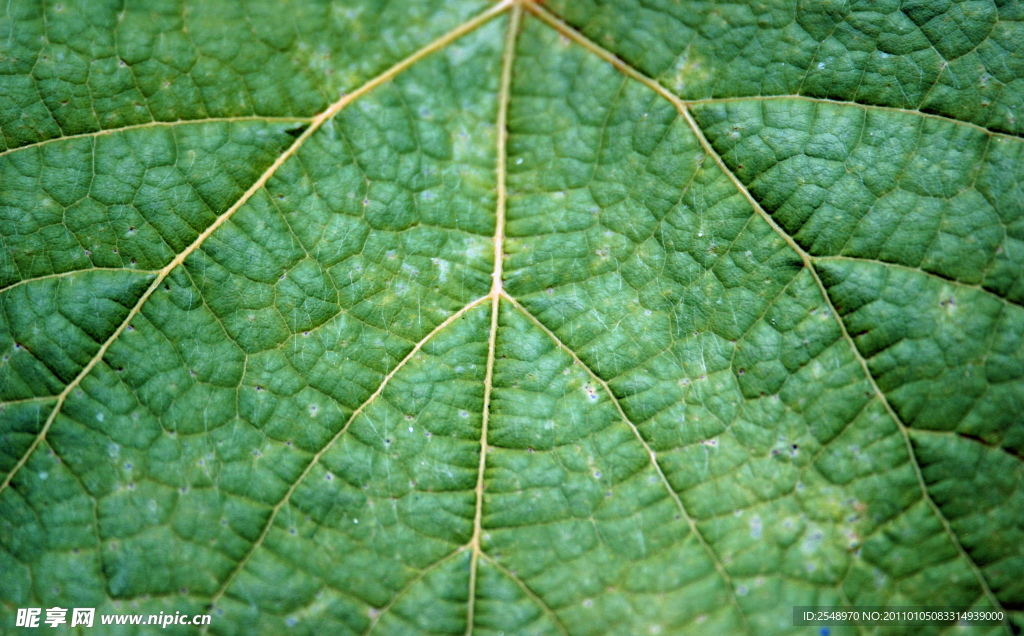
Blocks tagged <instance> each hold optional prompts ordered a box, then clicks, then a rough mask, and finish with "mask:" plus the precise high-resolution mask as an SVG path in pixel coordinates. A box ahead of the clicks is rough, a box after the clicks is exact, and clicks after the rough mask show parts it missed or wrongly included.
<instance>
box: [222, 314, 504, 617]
mask: <svg viewBox="0 0 1024 636" xmlns="http://www.w3.org/2000/svg"><path fill="white" fill-rule="evenodd" d="M488 298H490V295H487V296H481V297H480V298H477V299H476V300H474V301H473V302H471V303H469V304H468V305H466V306H465V307H463V308H462V309H460V310H458V311H457V312H455V313H454V314H452V315H451V316H449V317H448V318H447V319H446V320H445V321H444V322H442V323H441V324H439V325H438V326H436V327H434V329H433V330H432V331H431V332H430V333H428V334H427V335H426V336H424V338H423V339H422V340H420V341H419V342H417V343H416V344H415V346H413V348H412V351H410V352H409V353H408V354H406V356H405V357H404V358H402V361H401V362H399V363H398V364H397V365H395V368H394V369H392V370H391V371H390V372H388V374H387V375H386V376H384V379H383V380H382V381H381V383H380V386H378V387H377V390H376V391H374V392H373V393H372V394H371V395H370V397H368V398H366V400H364V401H363V403H362V404H360V405H359V407H358V408H357V409H356V410H355V411H352V415H350V416H349V417H348V419H347V420H346V421H345V425H344V426H342V427H341V429H340V430H339V431H338V432H337V433H335V434H334V437H332V438H331V439H330V440H329V441H328V442H327V443H326V444H324V445H323V447H322V448H321V449H320V450H319V451H317V452H316V454H315V455H313V458H312V459H310V460H309V463H308V464H306V467H305V468H304V469H303V470H302V472H301V473H300V474H299V476H298V477H296V478H295V481H293V482H292V484H291V486H290V487H289V488H288V491H287V492H285V494H284V496H283V497H281V499H280V500H279V501H278V502H277V503H276V504H275V505H274V507H273V509H271V511H270V516H269V517H267V522H266V523H265V524H264V526H263V530H262V531H261V532H260V536H259V537H257V539H256V541H254V542H253V544H252V545H251V546H249V551H248V552H246V553H245V556H244V557H242V559H241V560H240V561H239V562H238V563H237V564H235V567H234V568H233V569H232V570H231V573H230V574H228V576H227V577H226V578H225V579H224V582H223V583H221V586H220V587H219V588H218V589H217V591H216V592H215V593H214V595H213V596H212V597H210V607H211V608H212V607H213V606H214V605H215V604H216V603H217V601H218V600H219V599H220V597H221V596H223V594H224V592H226V591H227V589H228V587H229V586H230V585H231V581H233V580H234V578H235V576H236V575H237V574H238V573H239V572H240V571H241V570H242V568H244V567H245V564H246V563H248V562H249V559H250V558H251V557H252V555H253V553H255V552H256V549H257V548H259V547H260V545H262V544H263V540H264V539H266V537H267V535H268V534H270V528H271V526H273V524H274V518H275V517H276V516H277V513H278V512H280V511H281V508H283V507H284V505H285V504H286V503H288V500H289V499H291V496H292V494H293V493H294V492H295V491H296V489H298V487H299V484H301V483H302V480H304V479H305V478H306V476H307V475H309V473H310V472H311V471H312V470H313V467H314V466H315V465H316V464H317V463H319V461H320V458H321V457H323V456H324V454H325V453H327V451H328V450H330V448H331V447H332V446H334V443H335V442H337V441H338V440H339V439H341V436H342V435H344V434H345V432H346V431H347V430H348V428H349V426H351V425H352V422H354V421H355V419H356V418H357V417H358V416H359V414H360V413H362V412H363V410H364V409H365V408H366V407H367V406H369V404H370V403H371V402H373V401H374V400H375V399H377V397H378V396H380V394H381V393H383V392H384V388H385V387H386V386H387V384H388V382H389V381H390V380H391V378H393V377H394V376H395V374H396V373H398V372H399V370H401V369H402V367H404V366H405V364H406V363H407V362H409V360H411V359H412V358H413V357H414V356H415V355H416V354H417V353H419V351H420V349H422V348H423V345H425V344H426V343H427V341H429V340H430V339H431V338H433V337H434V336H435V335H436V334H437V333H438V332H440V331H441V330H443V329H444V328H445V327H447V326H448V325H450V324H452V323H453V322H455V321H456V320H458V319H459V318H461V317H462V316H464V315H465V314H466V312H468V311H469V310H470V309H472V308H473V307H476V306H477V305H479V304H480V303H483V302H484V301H486V300H487V299H488ZM204 630H205V626H204Z"/></svg>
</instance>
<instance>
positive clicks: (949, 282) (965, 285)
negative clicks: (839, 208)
mask: <svg viewBox="0 0 1024 636" xmlns="http://www.w3.org/2000/svg"><path fill="white" fill-rule="evenodd" d="M810 258H811V260H812V261H814V262H815V263H820V262H821V261H849V262H851V263H874V264H875V265H882V266H884V267H889V268H891V269H901V270H904V271H908V272H914V273H916V274H922V275H924V276H927V277H928V278H930V279H932V280H935V281H938V282H941V283H943V284H946V285H953V286H954V287H960V288H963V289H971V290H974V291H976V292H979V293H981V294H984V295H985V296H990V297H992V298H994V299H996V300H998V301H999V302H1001V303H1003V304H1004V305H1016V306H1018V307H1022V306H1024V304H1022V303H1021V302H1020V301H1016V300H1010V299H1009V298H1003V297H1002V296H1000V295H999V294H997V293H996V292H994V291H992V290H991V289H986V288H984V287H982V286H981V285H977V284H974V283H965V282H963V281H959V280H955V279H953V278H948V277H946V276H943V275H942V274H936V273H935V272H929V271H925V270H923V269H921V268H919V267H913V266H911V265H903V264H901V263H890V262H887V261H880V260H878V259H876V258H861V257H859V256H857V257H853V256H811V257H810Z"/></svg>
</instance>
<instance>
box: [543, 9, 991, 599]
mask: <svg viewBox="0 0 1024 636" xmlns="http://www.w3.org/2000/svg"><path fill="white" fill-rule="evenodd" d="M528 6H529V10H530V12H531V13H533V14H534V15H536V16H537V17H538V18H540V19H541V20H543V21H544V22H546V23H547V24H548V25H550V26H551V27H553V28H554V29H556V30H557V31H558V32H559V33H562V34H563V35H565V36H566V37H568V38H570V39H572V40H573V41H575V42H577V43H578V44H580V45H581V46H583V47H584V48H586V49H587V50H588V51H590V52H591V53H594V54H595V55H597V56H598V57H600V58H601V59H603V60H604V61H606V62H608V63H609V64H611V65H612V66H614V67H615V68H616V69H617V70H619V71H620V72H621V73H623V74H625V75H627V76H629V77H631V78H632V79H635V80H636V81H638V82H640V83H641V84H643V85H644V86H647V87H648V88H650V89H651V90H653V91H654V92H656V93H657V94H658V95H660V96H661V97H663V98H665V99H666V100H668V101H669V102H670V103H671V104H672V105H673V106H675V108H676V110H677V111H679V114H680V115H681V116H682V117H683V118H684V119H685V120H686V123H687V124H688V125H689V127H690V128H691V129H692V130H693V134H694V135H695V136H696V137H697V139H698V141H699V142H700V145H701V147H702V148H703V149H704V152H705V153H707V155H708V156H709V157H711V158H712V159H714V161H715V163H716V164H717V165H718V167H719V169H720V170H721V171H722V172H723V173H724V174H725V175H726V177H727V178H728V179H729V180H730V181H731V182H732V183H733V185H734V186H735V187H736V189H737V190H738V191H739V192H740V194H742V195H743V197H744V198H746V199H747V201H748V203H749V204H750V205H751V206H752V207H753V209H754V210H755V212H756V213H757V214H758V215H760V216H761V217H762V218H763V219H764V220H765V221H766V222H767V223H768V225H769V226H771V228H772V229H773V230H774V231H775V232H776V233H777V234H778V235H779V236H780V237H781V238H782V239H783V240H784V241H786V243H787V244H788V245H789V246H790V248H792V249H793V251H795V252H796V253H797V254H798V255H799V256H800V259H801V260H802V261H803V264H804V267H805V268H806V269H807V270H808V271H809V272H810V274H811V276H812V277H813V278H814V282H815V283H816V284H817V286H818V289H819V290H820V292H821V295H822V297H823V298H824V301H825V303H826V304H827V305H828V308H829V311H830V312H831V313H832V316H833V317H834V318H835V320H836V322H837V323H838V325H839V329H840V331H841V332H842V335H843V338H844V339H845V340H846V341H847V343H848V344H849V346H850V349H851V350H852V352H853V355H854V357H855V358H856V359H857V361H858V363H859V364H860V366H861V368H862V369H863V372H864V376H865V377H866V379H867V381H868V383H869V384H870V385H871V388H872V390H873V391H874V393H875V395H876V396H877V397H878V399H879V401H880V402H881V404H882V405H883V407H884V408H885V410H886V412H887V413H888V414H889V416H890V417H891V418H892V420H893V421H894V422H895V424H896V427H897V428H898V429H899V431H900V433H901V435H902V436H903V440H904V444H905V446H906V449H907V454H908V456H909V459H910V463H911V466H912V467H913V469H914V474H915V475H916V476H917V482H918V486H919V487H920V490H921V496H922V498H923V500H924V501H925V503H926V504H927V505H928V507H929V508H930V509H931V510H932V512H933V513H934V514H935V516H936V518H937V519H938V520H939V522H940V523H941V525H942V527H943V529H944V530H945V532H946V535H947V536H948V537H949V539H950V541H951V542H952V543H953V546H954V547H955V548H956V550H957V552H958V554H959V555H960V557H961V558H963V560H964V561H965V562H966V564H967V566H968V567H969V568H970V569H971V571H972V572H973V573H974V576H975V578H976V579H977V581H978V584H979V585H980V586H981V589H982V591H983V593H984V595H985V597H986V598H987V599H988V600H989V602H991V603H992V605H993V606H994V607H996V608H1002V605H1001V604H1000V603H999V599H998V598H996V595H995V594H994V593H993V592H992V590H991V589H990V588H989V585H988V581H986V579H985V577H984V575H983V573H982V572H981V569H980V568H979V567H978V565H977V564H976V563H975V562H974V561H973V560H972V559H971V558H970V556H969V555H968V554H967V552H966V550H964V548H963V545H961V543H960V540H959V539H958V538H957V536H956V533H955V532H954V531H953V528H952V526H951V525H950V523H949V521H948V520H947V519H946V517H945V515H943V514H942V511H941V510H940V509H939V507H938V505H937V504H936V503H935V501H934V500H933V499H932V497H931V494H930V493H929V492H928V488H927V485H926V484H925V481H924V476H923V475H922V473H921V467H920V465H919V463H918V461H917V455H916V454H915V453H914V447H913V444H912V443H911V441H910V433H909V430H908V427H907V425H906V424H905V423H904V422H903V420H902V419H901V418H900V417H899V415H898V414H897V413H896V411H895V409H893V407H892V405H891V404H890V403H889V400H888V398H886V396H885V393H883V392H882V390H881V388H880V387H879V386H878V383H877V382H876V381H875V378H874V376H873V375H872V374H871V370H870V368H869V367H868V363H867V360H866V359H865V358H864V356H863V355H861V353H860V350H859V349H857V344H856V343H855V342H854V340H853V338H852V337H851V336H850V334H849V332H848V331H847V329H846V324H845V323H844V322H843V319H842V317H841V316H840V315H839V312H837V311H836V308H835V307H834V306H833V304H832V300H831V298H830V297H829V295H828V290H827V289H826V288H825V285H824V283H822V281H821V278H820V277H819V276H818V272H817V269H816V268H815V265H814V260H815V259H814V258H813V257H812V256H811V255H810V254H808V253H807V252H806V251H805V250H804V249H803V248H802V247H801V246H800V245H799V244H798V243H797V242H796V241H795V240H794V239H793V237H791V236H790V235H789V234H788V233H787V232H786V231H785V230H783V229H782V227H781V226H779V224H778V223H776V222H775V219H773V218H772V217H771V215H770V214H768V213H767V212H766V211H765V209H764V208H763V207H761V204H760V203H759V202H758V201H757V199H755V198H754V197H753V195H751V194H750V191H749V190H748V189H747V188H746V187H745V186H744V185H743V183H742V182H741V181H740V180H739V178H738V177H737V176H736V175H735V174H734V173H733V172H732V171H731V170H729V168H728V167H727V166H726V165H725V162H724V161H723V160H722V157H721V156H720V155H719V154H718V152H717V151H715V149H714V147H712V145H711V144H710V143H709V142H708V140H707V137H705V135H704V131H703V130H702V129H701V128H700V126H699V125H698V124H697V122H696V121H695V120H694V118H693V116H692V115H691V114H690V111H689V108H687V102H685V101H683V100H681V99H680V98H679V97H677V96H676V95H675V94H673V93H671V92H670V91H669V90H668V89H666V88H665V87H664V86H662V85H661V84H659V83H658V82H657V81H655V80H654V79H651V78H650V77H648V76H646V75H644V74H643V73H641V72H640V71H638V70H637V69H635V68H633V67H632V66H630V65H629V64H628V63H626V62H625V61H623V60H622V59H620V58H619V57H618V56H616V55H615V54H614V53H612V52H610V51H608V50H606V49H605V48H603V47H602V46H600V45H599V44H597V43H595V42H593V41H591V40H590V39H589V38H587V37H586V36H585V35H583V34H582V33H580V32H579V31H577V30H576V29H574V28H572V27H571V26H569V25H568V24H566V23H565V22H564V21H563V20H561V19H560V18H559V17H558V16H556V15H554V14H552V13H551V12H549V11H547V10H546V9H544V8H543V7H541V6H539V5H538V4H536V3H533V2H531V3H529V5H528Z"/></svg>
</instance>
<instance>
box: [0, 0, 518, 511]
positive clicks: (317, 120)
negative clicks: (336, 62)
mask: <svg viewBox="0 0 1024 636" xmlns="http://www.w3.org/2000/svg"><path fill="white" fill-rule="evenodd" d="M513 2H514V0H502V2H499V3H498V4H496V5H495V6H493V7H491V8H490V9H488V10H487V11H485V12H483V13H481V14H480V15H478V16H476V17H475V18H473V19H471V20H468V21H466V22H464V23H463V24H461V25H459V26H458V27H456V28H454V29H452V30H451V31H449V32H448V33H446V34H444V35H442V36H441V37H439V38H437V39H436V40H434V41H433V42H431V43H429V44H427V45H426V46H424V47H423V48H421V49H420V50H418V51H416V52H415V53H413V54H412V55H410V56H409V57H407V58H405V59H404V60H402V61H400V62H398V63H397V64H395V65H394V66H392V67H391V68H389V69H388V70H386V71H384V72H383V73H381V74H380V75H378V76H377V77H374V78H373V79H371V80H370V81H368V82H366V83H365V84H363V85H362V86H360V87H359V88H358V89H356V90H355V91H353V92H351V93H348V94H347V95H344V96H343V97H342V98H341V99H339V100H338V101H336V102H335V103H333V104H331V106H330V107H329V108H328V109H327V110H325V111H324V112H322V113H320V114H319V115H317V116H316V117H314V118H313V120H312V122H311V123H310V124H309V127H307V128H306V130H304V131H303V132H302V134H301V135H299V136H298V137H297V138H296V139H295V141H294V142H292V145H291V146H289V147H288V149H287V150H286V151H285V152H284V153H283V154H281V155H280V156H279V157H278V158H277V159H276V160H275V161H274V163H272V164H271V165H270V167H269V168H267V170H266V171H265V172H264V173H263V174H262V175H260V178H259V179H257V180H256V182H255V183H253V184H252V185H251V186H250V187H249V189H248V190H246V191H245V194H243V195H242V196H241V198H239V199H238V201H236V202H235V203H234V204H233V205H232V206H231V207H230V208H228V209H227V211H226V212H224V213H223V214H221V215H220V216H219V217H217V219H216V220H215V221H214V222H213V223H212V224H211V225H210V226H209V227H208V228H206V230H204V231H203V232H202V233H201V234H200V235H199V236H198V237H197V238H196V240H195V241H193V242H192V244H191V245H189V246H188V247H187V248H185V250H184V251H182V252H181V253H180V254H178V255H177V256H175V257H174V259H173V260H172V261H171V262H170V263H168V264H167V265H166V266H165V267H164V268H163V269H161V270H159V272H157V276H156V278H154V279H153V282H152V283H151V284H150V286H149V287H148V288H147V289H146V291H145V292H143V294H142V296H141V297H140V298H139V300H138V301H137V302H136V303H135V305H134V306H133V307H132V309H131V311H129V312H128V316H127V317H125V319H124V320H123V321H122V322H121V324H120V325H118V327H117V329H115V330H114V333H113V334H111V335H110V337H109V338H107V340H106V341H105V342H104V343H103V344H102V345H101V346H100V348H99V350H98V351H97V352H96V354H95V355H94V356H93V357H92V359H90V360H89V362H88V363H87V364H86V365H85V366H84V367H83V368H82V370H81V371H80V372H79V373H78V375H76V376H75V377H74V379H73V380H71V382H69V383H68V385H67V386H65V387H64V390H63V391H61V392H60V393H59V394H58V395H57V403H56V405H55V406H54V407H53V410H52V411H51V412H50V415H49V416H48V417H47V418H46V422H45V423H44V424H43V427H42V429H41V430H40V431H39V434H38V435H36V438H35V439H34V440H33V441H32V444H31V445H29V447H28V449H27V450H26V451H25V453H24V454H23V455H22V456H21V458H20V459H19V460H18V463H16V464H15V465H14V467H13V468H12V469H11V470H10V472H8V473H7V477H6V478H4V481H3V483H0V493H2V492H3V491H4V490H5V489H6V488H7V487H8V486H9V485H10V483H11V480H12V479H14V476H15V475H16V474H17V473H18V471H19V470H20V469H21V468H22V467H23V466H24V465H25V463H26V462H27V461H28V458H29V457H30V456H31V455H32V453H33V452H34V451H35V450H36V448H38V447H39V444H40V443H42V441H43V440H44V439H45V438H46V434H47V433H48V432H49V430H50V427H51V426H52V425H53V422H54V420H56V418H57V414H58V413H60V410H61V408H62V407H63V406H64V402H65V400H67V397H68V395H70V394H71V392H72V391H73V390H74V389H75V387H77V386H78V384H79V383H80V382H81V381H82V379H83V378H84V377H85V376H87V375H89V373H90V372H91V371H92V370H93V368H94V367H95V366H96V365H97V364H99V362H100V361H101V360H102V359H103V357H104V356H105V355H106V354H107V350H109V349H110V346H111V345H112V344H113V343H114V341H115V340H117V338H118V337H119V336H120V335H121V333H122V332H124V330H125V329H126V328H127V327H128V325H129V324H131V321H132V320H133V319H134V318H135V316H136V315H138V313H139V311H140V310H141V308H142V306H143V305H144V304H145V303H146V301H147V300H149V297H150V296H152V295H153V293H154V292H155V291H156V290H157V289H158V288H159V287H160V285H161V284H162V283H163V281H164V279H165V278H167V276H168V275H169V274H170V273H171V271H173V270H174V268H176V267H177V266H178V265H181V264H182V263H183V262H184V261H185V259H186V258H188V256H189V255H190V254H192V253H193V252H194V251H195V250H197V249H198V248H199V246H200V245H202V244H203V242H204V241H205V240H206V239H207V238H208V237H209V236H210V235H211V234H213V232H214V231H216V230H217V228H219V227H220V226H221V225H223V224H224V223H226V222H227V220H228V219H230V218H231V216H232V215H233V214H234V213H235V212H237V211H238V210H239V208H241V207H242V206H243V205H245V203H246V202H247V201H248V200H249V199H250V198H252V196H253V195H255V194H256V193H257V192H259V190H260V189H261V188H263V186H264V185H266V183H267V181H268V180H269V179H270V178H271V177H272V176H273V175H274V173H276V172H277V170H278V169H279V168H280V167H281V166H282V165H283V164H284V163H285V162H286V161H287V160H288V159H289V158H291V157H292V155H294V154H295V153H296V152H298V150H299V148H301V147H302V145H303V144H304V143H305V142H306V140H307V139H309V138H310V137H311V136H312V135H313V133H315V132H316V131H317V130H318V129H319V128H320V127H321V126H323V124H324V123H325V122H327V121H328V120H330V119H331V118H332V117H334V116H335V115H337V114H338V113H339V112H340V111H341V110H342V109H343V108H345V107H346V106H348V105H349V104H351V103H352V102H353V101H355V100H356V99H358V98H360V97H362V96H363V95H365V94H366V93H368V92H370V91H371V90H373V89H374V88H376V87H377V86H380V85H381V84H384V83H385V82H388V81H390V80H391V79H393V78H394V77H395V76H396V75H398V74H399V73H401V72H402V71H404V70H405V69H407V68H409V67H410V66H412V65H413V64H415V63H416V62H417V61H419V60H421V59H422V58H424V57H426V56H427V55H430V54H431V53H433V52H435V51H437V50H439V49H442V48H444V47H445V46H447V45H448V44H450V43H451V42H453V41H454V40H457V39H458V38H460V37H462V36H463V35H465V34H467V33H469V32H470V31H473V30H474V29H476V28H477V27H479V26H480V25H482V24H484V23H485V22H487V21H489V20H491V19H492V18H494V17H495V16H497V15H498V14H500V13H502V12H504V11H505V10H506V9H507V8H508V7H509V6H510V5H511V4H513Z"/></svg>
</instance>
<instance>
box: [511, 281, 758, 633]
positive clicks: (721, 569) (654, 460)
mask: <svg viewBox="0 0 1024 636" xmlns="http://www.w3.org/2000/svg"><path fill="white" fill-rule="evenodd" d="M502 296H504V298H505V299H506V300H508V301H509V302H510V303H512V304H513V305H515V307H516V309H518V310H519V311H521V312H522V313H523V315H524V316H526V317H527V318H529V319H530V321H531V322H533V324H535V325H537V326H538V327H540V328H541V329H542V330H543V331H544V333H546V334H547V335H548V337H549V338H551V339H552V340H553V341H554V342H555V344H557V345H558V346H559V348H561V349H562V350H563V351H565V352H566V353H568V354H569V355H570V356H572V359H573V361H574V362H575V363H576V364H578V365H580V367H582V368H583V369H584V370H585V371H586V372H587V374H589V375H590V377H592V378H593V379H594V381H595V382H597V383H598V384H600V385H601V386H602V387H603V388H604V391H605V393H607V394H608V397H609V398H611V401H612V404H614V405H615V409H616V410H617V411H618V412H619V417H621V418H622V421H623V422H625V423H626V425H627V426H628V427H629V428H630V430H632V431H633V435H635V436H636V438H637V440H639V441H640V444H641V445H642V446H643V447H644V450H646V451H647V454H648V455H649V456H650V458H651V464H652V465H653V466H654V470H655V471H656V472H657V473H658V476H659V477H660V478H661V483H662V484H663V485H664V486H665V490H667V491H668V494H669V496H670V497H672V499H673V500H674V501H675V503H676V507H678V508H679V512H680V514H681V515H682V516H683V519H685V520H686V524H687V525H688V526H690V532H692V533H693V535H694V536H695V537H697V541H698V542H700V545H701V547H703V548H704V551H705V552H707V554H708V556H709V557H710V558H711V562H712V563H713V564H714V566H715V569H716V570H717V571H718V575H719V576H721V577H722V580H723V581H725V585H726V587H727V588H728V590H729V592H730V594H729V598H730V600H731V601H732V603H733V606H734V607H735V609H736V613H737V614H738V615H739V617H740V620H741V621H742V622H743V627H744V628H745V630H746V631H747V632H748V633H753V631H752V630H751V629H750V625H749V624H748V623H747V617H746V616H745V615H744V614H743V609H742V608H741V607H740V603H739V599H737V598H736V592H735V588H734V587H733V585H732V578H731V577H730V576H729V573H728V572H726V571H725V566H724V565H722V562H721V561H719V559H718V555H717V554H715V551H714V550H713V549H712V548H711V544H710V543H708V541H707V539H705V538H704V535H703V533H701V531H700V529H699V528H698V527H697V522H696V521H695V520H694V519H693V517H691V516H690V513H689V511H687V510H686V506H685V505H684V504H683V500H682V499H681V498H680V497H679V494H678V493H676V491H675V490H674V489H673V488H672V484H670V483H669V481H668V477H666V476H665V473H664V471H662V469H661V464H659V463H658V456H657V454H655V452H654V449H653V448H651V447H650V445H649V444H648V443H647V440H645V439H644V437H643V435H641V434H640V429H638V428H637V427H636V425H635V424H633V422H632V420H630V419H629V417H627V416H626V412H625V411H623V410H622V405H621V404H619V400H618V398H616V397H615V394H614V393H612V389H611V387H610V386H608V383H607V382H605V381H604V379H602V378H601V376H599V375H597V374H596V373H594V371H593V369H591V368H590V367H589V366H587V364H586V363H585V362H583V360H580V358H579V356H577V355H576V352H575V351H573V350H572V349H570V348H569V346H568V345H566V344H565V343H564V342H562V341H561V339H559V337H558V336H556V335H555V333H554V332H553V331H551V330H550V329H548V328H547V326H545V325H544V323H542V322H541V321H540V320H538V319H537V317H536V316H534V315H533V314H532V313H531V312H530V311H529V310H528V309H526V307H523V306H522V305H521V304H520V303H519V301H518V300H516V299H515V298H513V297H512V296H510V295H509V294H508V293H506V292H502Z"/></svg>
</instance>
